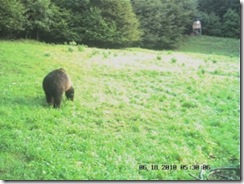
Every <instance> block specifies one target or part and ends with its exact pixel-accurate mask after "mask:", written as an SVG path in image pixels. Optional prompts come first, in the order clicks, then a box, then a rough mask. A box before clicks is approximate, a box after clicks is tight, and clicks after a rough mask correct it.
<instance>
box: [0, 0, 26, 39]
mask: <svg viewBox="0 0 244 184" xmlns="http://www.w3.org/2000/svg"><path fill="white" fill-rule="evenodd" d="M0 4H1V6H0V37H8V38H9V37H15V36H16V35H17V34H18V33H19V32H20V31H22V30H23V29H24V27H23V25H24V16H23V11H24V7H23V6H22V4H21V3H20V2H19V1H18V0H0Z"/></svg>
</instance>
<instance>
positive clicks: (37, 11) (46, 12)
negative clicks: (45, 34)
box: [21, 0, 52, 40]
mask: <svg viewBox="0 0 244 184" xmlns="http://www.w3.org/2000/svg"><path fill="white" fill-rule="evenodd" d="M21 1H22V3H23V5H24V6H25V13H24V15H25V18H26V22H25V31H26V37H28V38H33V36H34V37H36V39H37V40H39V37H40V31H48V30H49V28H50V24H51V16H52V11H51V9H50V6H51V2H50V0H21Z"/></svg>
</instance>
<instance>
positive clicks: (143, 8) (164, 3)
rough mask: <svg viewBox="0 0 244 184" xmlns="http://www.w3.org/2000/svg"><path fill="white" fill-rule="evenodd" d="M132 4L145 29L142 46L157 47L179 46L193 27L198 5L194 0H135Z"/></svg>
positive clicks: (143, 29) (142, 28)
mask: <svg viewBox="0 0 244 184" xmlns="http://www.w3.org/2000/svg"><path fill="white" fill-rule="evenodd" d="M132 4H133V8H134V11H135V13H136V15H137V16H138V19H139V20H140V24H141V27H140V28H141V30H142V31H143V35H142V42H141V46H142V47H146V48H157V49H171V48H176V47H177V46H178V44H179V42H180V40H181V37H182V35H183V34H184V33H185V32H186V31H187V30H188V29H189V28H190V27H191V24H192V21H193V17H194V16H195V11H196V5H197V4H196V1H194V0H191V1H186V0H171V1H170V0H154V1H153V2H152V1H148V0H133V1H132Z"/></svg>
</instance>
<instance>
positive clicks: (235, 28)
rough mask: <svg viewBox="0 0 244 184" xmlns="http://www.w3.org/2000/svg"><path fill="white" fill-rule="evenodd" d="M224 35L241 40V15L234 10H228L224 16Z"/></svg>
mask: <svg viewBox="0 0 244 184" xmlns="http://www.w3.org/2000/svg"><path fill="white" fill-rule="evenodd" d="M223 35H224V36H225V37H232V38H240V15H239V14H237V13H236V12H235V11H234V10H231V9H228V11H227V12H226V13H225V14H224V16H223Z"/></svg>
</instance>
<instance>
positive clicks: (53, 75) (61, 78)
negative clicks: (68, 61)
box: [42, 68, 74, 108]
mask: <svg viewBox="0 0 244 184" xmlns="http://www.w3.org/2000/svg"><path fill="white" fill-rule="evenodd" d="M42 87H43V90H44V92H45V95H46V100H47V103H48V104H49V105H53V107H54V108H58V107H60V104H61V101H62V96H63V93H64V92H65V95H66V97H67V99H68V100H72V101H73V100H74V88H73V86H72V82H71V80H70V77H69V76H68V75H67V74H66V72H65V70H64V69H62V68H60V69H57V70H54V71H52V72H50V73H49V74H47V76H46V77H45V78H44V79H43V83H42Z"/></svg>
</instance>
